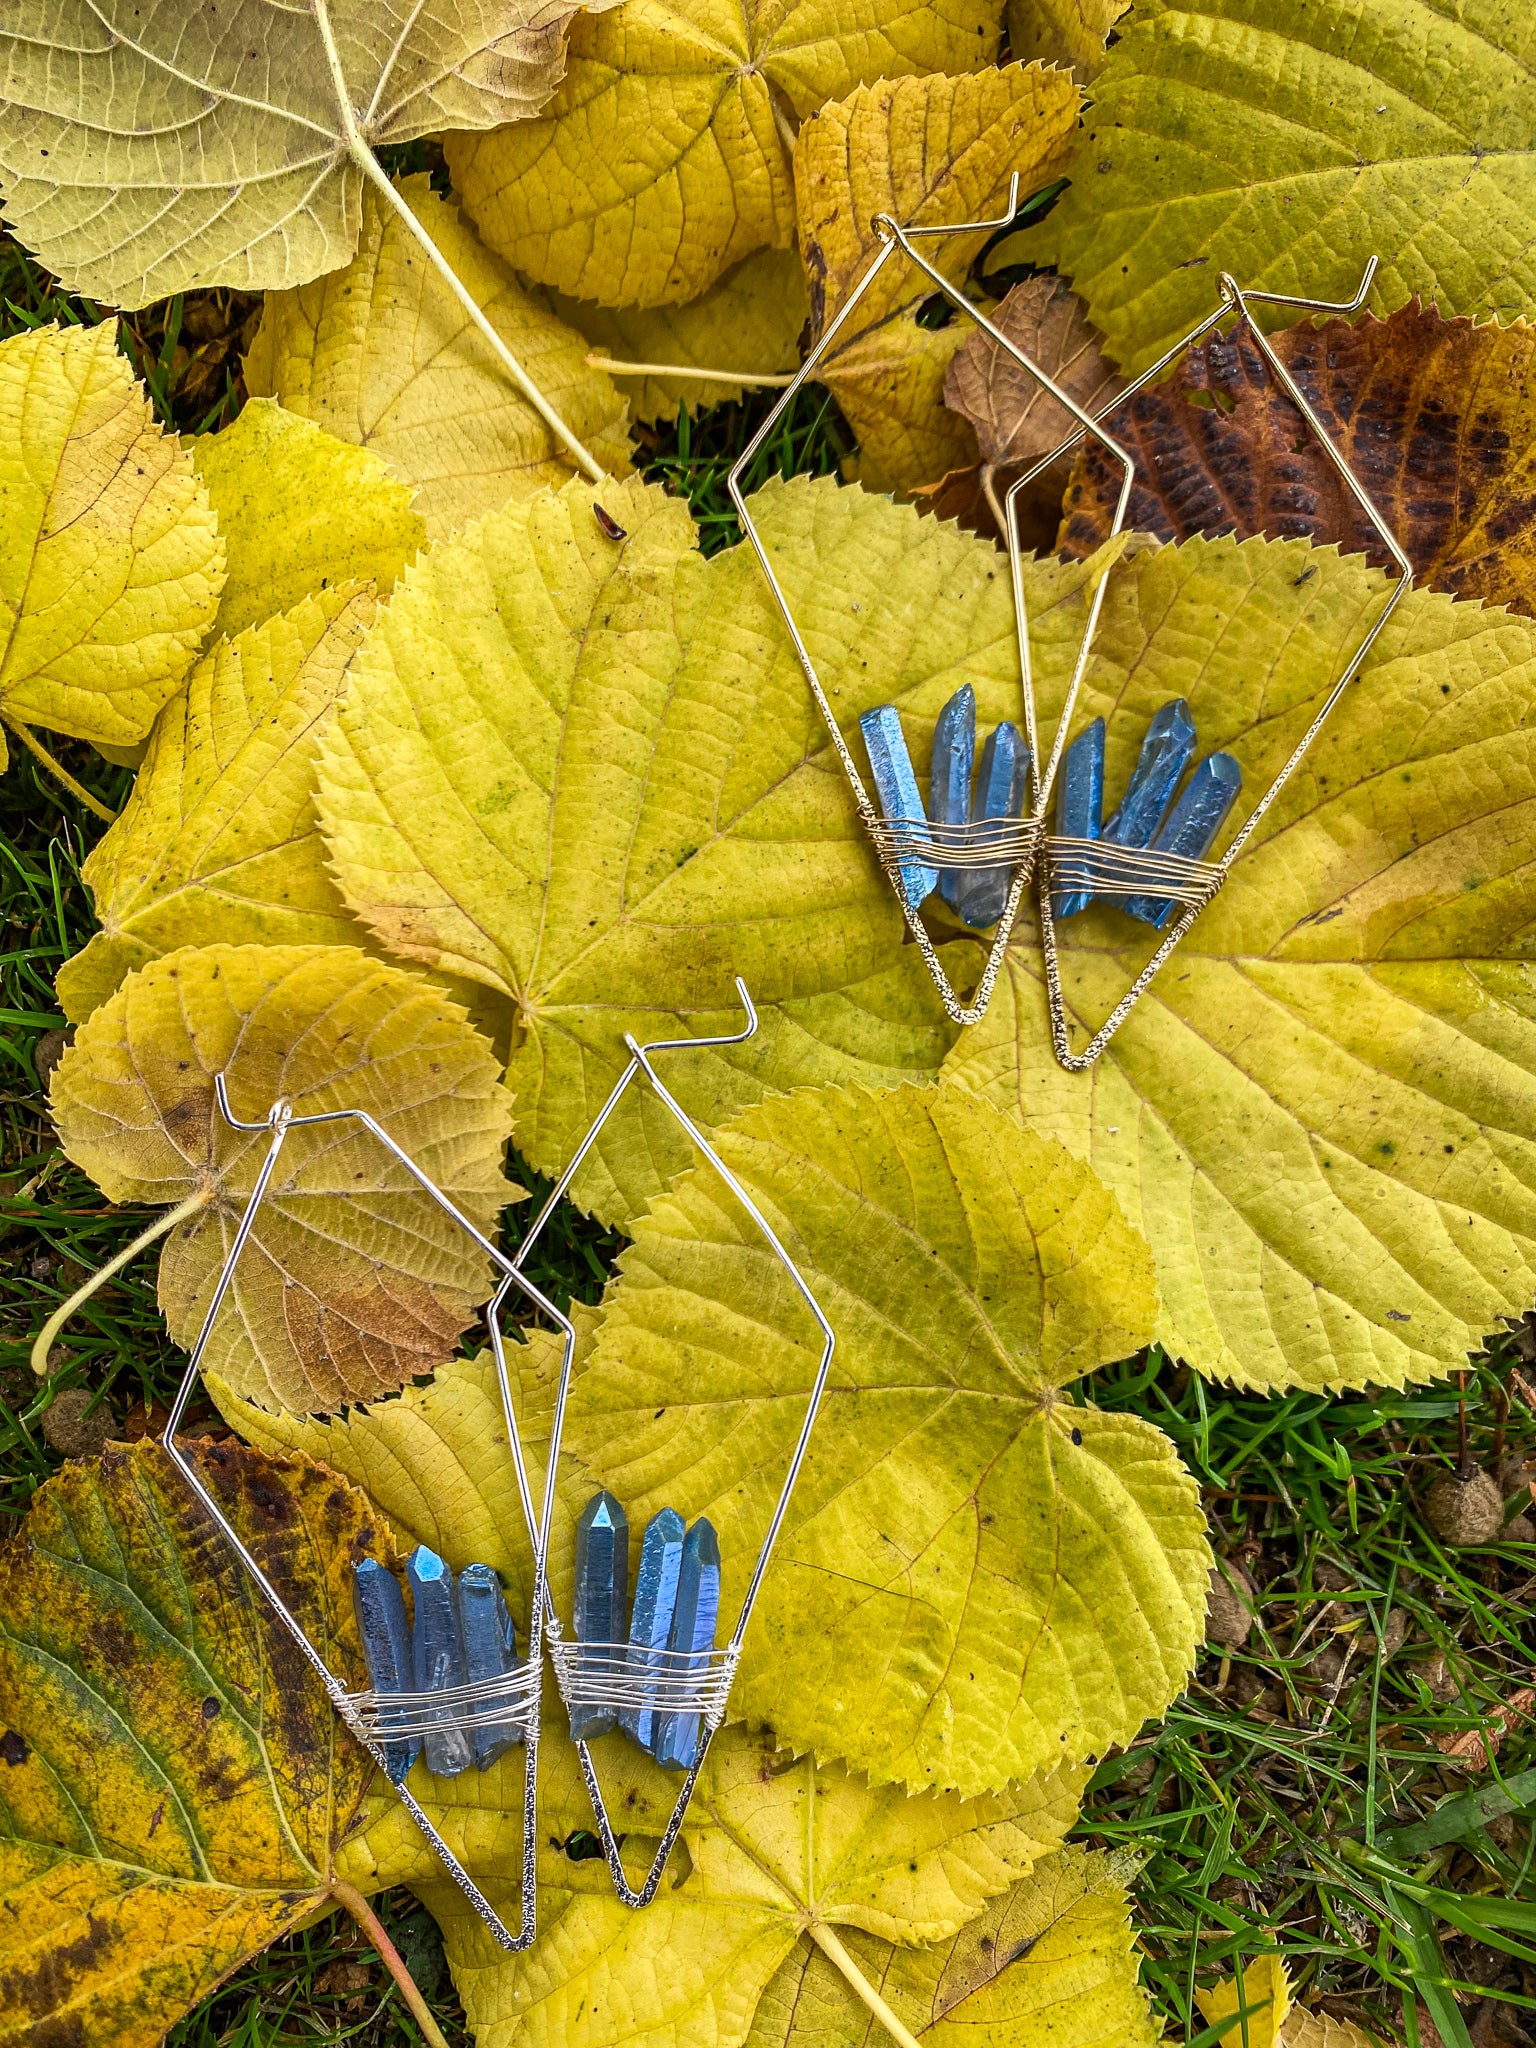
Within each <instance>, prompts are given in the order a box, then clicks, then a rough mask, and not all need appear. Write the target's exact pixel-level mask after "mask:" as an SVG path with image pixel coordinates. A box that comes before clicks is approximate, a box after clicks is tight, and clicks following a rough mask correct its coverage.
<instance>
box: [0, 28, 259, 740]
mask: <svg viewBox="0 0 1536 2048" xmlns="http://www.w3.org/2000/svg"><path fill="white" fill-rule="evenodd" d="M0 41H3V38H0ZM223 581H224V551H223V548H222V546H221V545H220V542H219V538H218V533H217V530H216V527H215V522H214V517H213V514H212V512H211V511H210V509H209V506H208V499H207V496H206V494H205V493H204V491H203V490H202V488H201V487H200V485H199V484H198V482H197V479H196V478H195V477H194V476H193V474H192V463H191V460H190V458H189V457H188V456H187V455H185V454H184V453H183V452H182V451H181V450H180V449H179V448H178V446H177V444H176V441H175V440H174V438H172V437H170V436H168V435H166V434H164V433H162V432H161V430H160V428H159V427H158V426H157V425H156V423H155V420H154V417H153V415H152V413H151V411H150V407H149V402H148V400H147V399H146V398H145V396H144V394H143V392H142V391H141V390H140V389H139V387H138V385H137V384H135V382H134V380H133V374H132V372H131V371H130V370H129V368H128V365H127V363H126V362H125V361H124V360H123V358H122V357H121V356H120V355H119V354H118V352H117V343H116V337H115V334H114V330H113V327H112V324H111V323H110V322H108V323H106V324H104V325H102V326H99V327H75V328H62V329H61V328H57V327H42V328H38V329H36V330H34V331H33V332H31V333H27V334H16V335H13V336H12V337H11V338H10V340H9V341H4V342H0V643H3V645H0V716H3V717H4V719H5V721H6V723H7V724H10V725H12V726H28V725H43V726H48V727H50V728H51V729H52V730H53V731H55V732H67V733H73V734H74V735H75V736H76V737H77V738H79V739H87V740H104V741H105V742H106V743H107V744H108V745H112V746H131V745H133V743H134V742H135V741H136V740H141V739H142V738H143V737H144V735H145V733H147V732H148V730H149V728H150V724H151V722H152V721H153V719H154V716H155V713H156V712H157V711H158V710H159V708H160V706H161V705H162V704H163V703H164V702H165V700H166V698H167V697H168V696H170V694H171V692H172V691H173V690H174V689H175V687H176V684H177V680H178V678H179V677H180V676H181V675H182V674H183V672H184V671H185V670H186V668H187V666H188V664H189V663H190V662H191V660H192V658H193V656H194V655H195V654H196V652H197V648H198V643H199V642H200V641H201V639H202V637H203V635H204V633H205V632H206V631H207V630H208V627H209V624H210V623H211V621H212V619H213V615H214V612H215V609H216V608H217V605H218V602H219V591H220V588H221V586H222V584H223ZM4 759H5V755H4V739H3V736H0V765H3V763H4Z"/></svg>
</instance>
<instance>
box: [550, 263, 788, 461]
mask: <svg viewBox="0 0 1536 2048" xmlns="http://www.w3.org/2000/svg"><path fill="white" fill-rule="evenodd" d="M554 306H555V311H556V312H557V313H558V314H559V315H560V317H561V319H562V320H568V321H569V322H570V324H571V325H572V326H573V327H576V328H579V329H580V330H581V332H582V333H583V334H584V335H585V336H586V338H587V340H588V341H589V342H590V343H591V344H592V346H593V348H594V349H596V350H598V351H600V352H601V353H603V354H605V355H609V356H612V357H613V358H614V359H615V361H617V362H624V363H682V364H685V365H688V366H690V367H694V368H698V369H704V370H742V371H746V372H748V373H749V374H750V375H752V376H757V377H772V376H777V375H780V374H782V373H783V372H785V371H789V370H793V369H795V368H796V367H797V359H796V344H797V343H798V341H799V339H800V330H801V328H802V327H804V325H805V315H806V297H805V278H804V275H803V273H802V271H801V269H800V263H799V259H798V258H797V257H796V256H795V255H794V254H793V253H792V252H791V251H790V250H788V249H759V250H758V251H757V253H756V254H755V255H752V256H747V257H744V258H743V259H742V261H741V262H740V263H738V264H737V265H736V266H735V267H734V269H731V270H728V271H727V272H726V273H725V275H724V277H722V278H720V279H719V280H718V281H717V282H716V283H714V284H712V285H711V286H710V288H709V290H708V291H706V292H703V293H701V294H700V296H699V297H698V298H696V299H690V300H689V301H688V303H687V304H686V305H683V306H650V307H645V306H620V307H617V308H614V307H609V306H597V305H594V304H593V303H592V302H591V300H590V299H571V298H567V297H566V296H565V295H564V294H563V293H556V294H554ZM619 388H620V390H621V391H623V392H624V393H625V394H626V395H627V397H628V399H629V410H630V413H631V415H632V416H633V417H634V418H635V419H637V420H658V419H665V420H672V419H675V418H676V416H677V408H678V406H679V405H682V404H686V405H688V406H689V407H690V408H691V409H692V410H693V411H694V412H698V411H699V410H700V409H701V408H702V407H704V406H706V405H717V404H719V403H721V402H722V401H724V400H726V399H731V398H740V397H741V395H742V392H743V391H744V390H745V389H746V386H745V385H743V384H733V383H731V382H729V381H728V380H725V381H722V380H721V379H719V378H710V379H709V380H707V381H704V380H701V379H699V378H694V377H623V378H621V379H620V380H619Z"/></svg>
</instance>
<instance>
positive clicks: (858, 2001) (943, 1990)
mask: <svg viewBox="0 0 1536 2048" xmlns="http://www.w3.org/2000/svg"><path fill="white" fill-rule="evenodd" d="M1129 1923H1130V1901H1129V1900H1128V1899H1127V1897H1126V1894H1125V1887H1124V1884H1123V1882H1122V1881H1121V1879H1120V1877H1119V1875H1118V1873H1117V1872H1116V1869H1115V1866H1114V1864H1113V1862H1112V1861H1111V1860H1110V1859H1109V1858H1108V1857H1106V1856H1105V1855H1103V1853H1102V1852H1095V1851H1093V1850H1089V1849H1078V1848H1073V1847H1068V1848H1063V1849H1059V1850H1057V1852H1056V1853H1055V1855H1053V1856H1048V1857H1046V1858H1045V1859H1044V1860H1043V1861H1041V1862H1039V1863H1037V1864H1036V1865H1035V1867H1034V1869H1033V1870H1031V1871H1030V1872H1029V1874H1028V1876H1027V1877H1023V1878H1020V1879H1019V1881H1018V1882H1017V1883H1016V1884H1015V1885H1013V1886H1012V1887H1011V1888H1010V1890H1008V1891H1007V1892H1004V1893H1003V1894H1002V1895H1001V1896H1000V1897H998V1898H996V1899H994V1900H993V1901H992V1903H991V1904H990V1905H989V1906H988V1907H987V1908H986V1910H985V1911H984V1912H983V1913H981V1914H979V1915H978V1917H977V1918H976V1919H974V1920H970V1921H967V1923H966V1925H965V1926H964V1927H962V1928H961V1930H960V1932H959V1933H958V1934H957V1935H955V1936H954V1937H953V1938H952V1939H951V1940H949V1941H946V1942H943V1943H940V1944H937V1945H935V1946H933V1947H930V1948H922V1949H916V1950H914V1949H910V1948H898V1947H895V1946H893V1945H892V1944H891V1943H890V1942H888V1941H882V1940H880V1939H879V1938H878V1937H876V1936H874V1935H868V1934H862V1933H850V1934H849V1935H848V1937H847V1943H846V1946H847V1949H848V1953H849V1954H850V1956H851V1957H852V1959H853V1961H854V1964H855V1965H856V1967H857V1969H858V1971H859V1973H860V1974H861V1975H862V1977H863V1978H864V1980H865V1981H866V1982H867V1983H869V1984H871V1985H873V1986H874V1987H875V1989H876V1990H877V1991H878V1992H879V1994H880V1996H881V1997H882V1998H883V1999H884V2000H885V2001H886V2003H887V2004H888V2005H889V2006H890V2007H891V2009H892V2010H893V2011H894V2013H895V2015H896V2017H897V2018H898V2019H899V2020H900V2021H901V2022H902V2024H903V2025H905V2026H906V2027H907V2028H908V2030H909V2031H910V2032H911V2033H912V2034H914V2035H915V2036H916V2037H917V2039H918V2040H920V2041H922V2042H923V2043H924V2044H925V2048H1153V2044H1154V2043H1155V2042H1156V2041H1157V2039H1158V2038H1159V2036H1158V2031H1157V2029H1156V2027H1155V2026H1154V2025H1153V2022H1152V2020H1151V2017H1150V2015H1149V2013H1148V2011H1147V2001H1146V1998H1145V1996H1144V1994H1143V1993H1142V1991H1141V1990H1140V1989H1139V1987H1138V1985H1137V1982H1136V1955H1135V1947H1134V1943H1133V1939H1132V1934H1131V1928H1130V1924H1129ZM888 2040H889V2035H888V2034H887V2032H886V2031H885V2029H884V2028H883V2027H882V2026H881V2024H880V2021H879V2019H878V2018H877V2017H876V2016H875V2015H873V2014H872V2013H871V2012H870V2010H869V2007H868V2003H867V2001H866V2000H864V1999H862V1998H861V1997H860V1995H859V1994H858V1992H857V1991H855V1989H854V1988H853V1986H852V1984H851V1983H850V1982H849V1980H848V1978H847V1977H846V1976H845V1975H844V1974H843V1973H842V1971H841V1970H839V1969H838V1968H837V1967H836V1966H835V1965H834V1964H833V1963H832V1962H831V1961H830V1960H829V1959H828V1958H827V1956H826V1955H825V1954H824V1953H823V1952H822V1951H821V1950H819V1949H818V1948H816V1947H815V1946H814V1944H813V1943H812V1942H805V1941H803V1942H801V1943H800V1945H799V1947H798V1948H796V1950H795V1951H794V1953H793V1955H791V1956H790V1958H789V1960H788V1961H787V1962H786V1963H785V1964H783V1966H782V1967H781V1968H780V1969H779V1971H778V1973H777V1975H776V1976H775V1977H774V1978H773V1980H772V1981H771V1982H770V1984H769V1985H768V1988H767V1989H766V1991H764V1993H763V1996H762V1999H761V2001H760V2002H759V2005H758V2008H757V2013H756V2015H755V2017H754V2019H753V2022H752V2031H751V2032H750V2033H749V2034H748V2035H747V2039H746V2044H745V2048H886V2044H887V2042H888Z"/></svg>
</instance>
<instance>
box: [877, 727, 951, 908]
mask: <svg viewBox="0 0 1536 2048" xmlns="http://www.w3.org/2000/svg"><path fill="white" fill-rule="evenodd" d="M859 729H860V730H861V731H862V733H863V735H864V745H865V747H866V748H867V749H868V751H869V767H870V773H871V774H872V775H873V776H874V778H875V794H876V795H877V796H878V797H879V799H880V808H881V810H882V811H884V813H885V815H886V816H887V817H888V818H890V819H892V820H893V821H895V822H896V823H898V824H909V825H920V826H926V825H927V823H928V814H927V812H926V811H925V810H924V809H923V799H922V797H921V796H920V795H919V793H918V787H917V777H916V776H915V775H914V774H913V772H912V756H911V755H910V754H909V753H908V752H907V742H906V738H905V736H904V735H903V733H902V730H901V714H900V713H899V712H898V711H897V709H896V706H895V705H894V704H882V705H881V706H880V707H879V709H878V710H876V711H866V712H865V713H864V715H863V717H862V718H861V719H860V720H859ZM938 879H939V871H938V869H937V868H931V867H928V866H927V865H926V864H925V863H924V862H922V861H917V860H904V861H903V862H902V863H901V887H902V893H903V895H904V896H905V897H906V899H907V903H908V905H909V907H910V908H911V909H913V910H916V909H918V908H919V906H920V905H921V904H922V903H923V901H924V899H925V898H926V897H927V896H929V895H930V894H931V893H932V890H933V885H934V883H935V882H937V881H938Z"/></svg>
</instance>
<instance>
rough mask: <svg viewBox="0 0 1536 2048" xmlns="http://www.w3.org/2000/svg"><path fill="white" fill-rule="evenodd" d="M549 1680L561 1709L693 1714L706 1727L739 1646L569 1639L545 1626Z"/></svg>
mask: <svg viewBox="0 0 1536 2048" xmlns="http://www.w3.org/2000/svg"><path fill="white" fill-rule="evenodd" d="M548 1640H549V1655H550V1661H551V1662H552V1663H553V1665H554V1667H555V1683H556V1684H557V1685H558V1687H559V1688H560V1697H561V1699H562V1700H564V1702H565V1704H566V1706H567V1707H610V1708H612V1709H613V1710H614V1711H615V1712H621V1711H622V1710H623V1709H625V1708H629V1709H631V1710H633V1711H635V1712H647V1711H649V1712H654V1713H658V1714H667V1713H678V1714H698V1715H699V1716H700V1717H701V1718H702V1719H703V1720H704V1722H705V1723H706V1724H707V1725H708V1726H709V1727H710V1728H711V1729H714V1728H718V1727H720V1726H721V1725H722V1723H723V1722H724V1720H725V1710H726V1705H727V1703H728V1701H729V1698H730V1691H731V1681H732V1680H733V1679H734V1678H735V1676H736V1666H737V1665H738V1663H739V1662H740V1661H741V1648H740V1645H739V1644H737V1643H727V1644H726V1645H725V1647H724V1648H723V1649H716V1650H654V1649H637V1648H636V1646H635V1645H634V1644H633V1643H628V1642H624V1643H573V1642H567V1641H566V1640H565V1639H564V1637H563V1636H562V1635H561V1634H559V1633H558V1630H557V1627H555V1626H551V1628H550V1630H549V1637H548Z"/></svg>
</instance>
